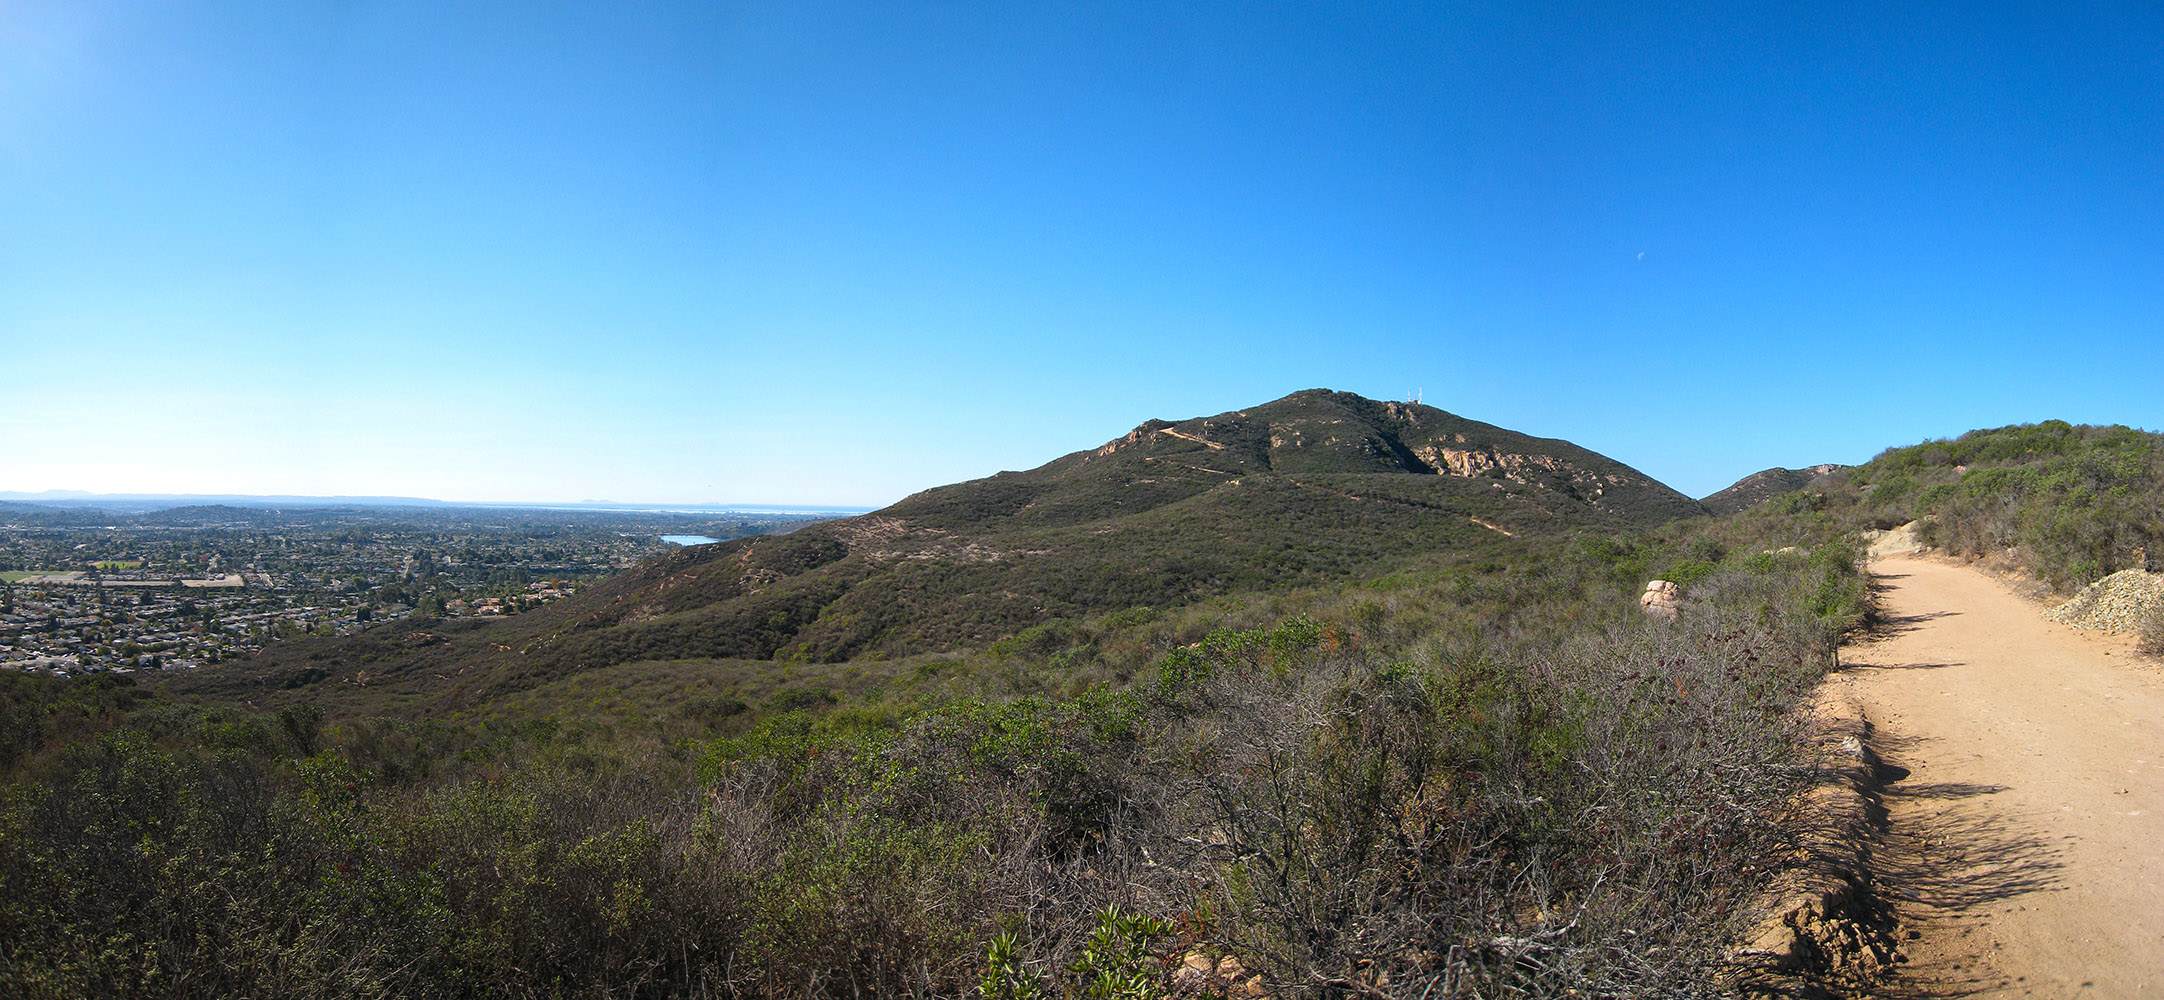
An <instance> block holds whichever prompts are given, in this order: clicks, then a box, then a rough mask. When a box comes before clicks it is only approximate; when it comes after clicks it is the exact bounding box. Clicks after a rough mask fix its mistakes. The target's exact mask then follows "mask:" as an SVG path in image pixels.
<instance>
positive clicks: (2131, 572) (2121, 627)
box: [2044, 568, 2164, 632]
mask: <svg viewBox="0 0 2164 1000" xmlns="http://www.w3.org/2000/svg"><path fill="white" fill-rule="evenodd" d="M2160 611H2164V573H2150V572H2146V571H2144V570H2142V569H2139V568H2136V569H2126V570H2120V571H2119V572H2117V573H2113V574H2112V575H2110V576H2107V577H2105V578H2103V579H2101V580H2098V581H2096V582H2095V583H2092V584H2090V585H2088V586H2087V587H2084V588H2082V591H2081V593H2079V594H2075V595H2074V597H2073V599H2072V600H2070V601H2067V602H2066V603H2065V604H2061V605H2059V606H2058V607H2056V608H2053V609H2051V610H2049V611H2046V612H2044V617H2046V618H2049V619H2051V620H2052V621H2055V622H2058V623H2059V624H2061V625H2071V626H2073V627H2074V628H2083V629H2098V630H2101V631H2105V632H2129V631H2140V630H2141V628H2142V627H2143V626H2144V625H2145V624H2147V623H2148V622H2149V621H2150V620H2151V619H2152V617H2153V616H2155V615H2157V614H2158V613H2159V612H2160Z"/></svg>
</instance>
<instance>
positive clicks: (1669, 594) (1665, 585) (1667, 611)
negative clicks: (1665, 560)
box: [1638, 580, 1683, 619]
mask: <svg viewBox="0 0 2164 1000" xmlns="http://www.w3.org/2000/svg"><path fill="white" fill-rule="evenodd" d="M1682 599H1683V588H1681V587H1678V586H1676V585H1675V584H1674V583H1671V582H1669V581H1667V580H1653V581H1651V582H1649V583H1647V584H1646V589H1645V593H1642V594H1639V595H1638V606H1639V607H1641V608H1644V609H1645V613H1646V614H1649V615H1652V616H1653V617H1655V618H1670V619H1672V618H1674V617H1675V616H1676V608H1677V603H1678V602H1679V601H1681V600H1682Z"/></svg>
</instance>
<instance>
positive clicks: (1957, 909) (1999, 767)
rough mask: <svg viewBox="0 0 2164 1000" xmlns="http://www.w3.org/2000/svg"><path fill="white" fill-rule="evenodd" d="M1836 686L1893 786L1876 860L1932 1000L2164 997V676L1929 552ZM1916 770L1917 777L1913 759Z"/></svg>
mask: <svg viewBox="0 0 2164 1000" xmlns="http://www.w3.org/2000/svg"><path fill="white" fill-rule="evenodd" d="M1872 570H1873V575H1874V578H1875V581H1876V583H1877V584H1878V585H1879V586H1880V587H1881V595H1880V596H1881V600H1882V601H1883V602H1884V605H1885V608H1886V610H1887V612H1888V614H1889V616H1890V617H1891V618H1892V619H1893V620H1894V625H1893V627H1892V628H1891V629H1890V630H1889V632H1888V634H1887V635H1885V636H1883V637H1881V638H1879V639H1877V640H1875V641H1872V642H1869V643H1865V644H1860V645H1852V646H1850V647H1849V648H1848V649H1847V650H1845V651H1844V653H1843V656H1844V658H1845V660H1846V661H1847V663H1848V665H1849V666H1850V667H1851V669H1849V670H1846V671H1844V672H1842V673H1839V674H1836V675H1834V677H1833V679H1832V680H1831V681H1830V682H1829V683H1832V684H1834V685H1837V688H1836V690H1837V691H1838V692H1839V693H1840V694H1841V695H1844V696H1846V697H1849V698H1851V699H1852V700H1854V701H1855V702H1856V703H1857V704H1858V705H1860V706H1861V707H1862V708H1863V710H1864V714H1865V716H1866V717H1867V718H1869V719H1870V720H1871V722H1872V724H1873V725H1874V726H1875V727H1876V731H1877V739H1878V742H1879V744H1880V749H1881V753H1882V754H1883V755H1884V757H1885V759H1886V762H1887V763H1888V764H1889V765H1893V768H1892V769H1890V770H1889V772H1888V774H1889V776H1890V777H1895V778H1896V779H1897V780H1894V781H1892V783H1891V784H1889V785H1888V786H1887V788H1886V794H1885V798H1884V802H1885V806H1886V809H1887V813H1888V823H1887V836H1886V842H1885V843H1883V844H1881V845H1879V846H1878V850H1877V852H1876V853H1877V857H1876V859H1875V866H1876V867H1877V869H1878V877H1879V880H1880V886H1881V892H1882V894H1883V895H1884V896H1886V897H1887V898H1888V899H1889V900H1890V901H1891V902H1892V903H1893V904H1894V905H1895V907H1896V909H1898V910H1899V911H1900V916H1901V919H1902V927H1903V931H1904V932H1905V934H1907V935H1917V936H1916V937H1914V938H1913V939H1909V940H1904V941H1903V942H1902V948H1903V951H1904V953H1905V954H1906V956H1907V958H1908V963H1907V964H1906V965H1905V966H1904V967H1903V968H1904V974H1903V981H1902V982H1901V984H1900V987H1901V989H1899V990H1897V992H1905V993H1908V994H1911V995H1916V996H1942V995H1956V996H1961V995H1987V996H2039V997H2074V996H2089V997H2134V996H2164V669H2160V668H2159V666H2158V665H2157V664H2155V663H2154V662H2152V661H2147V660H2143V659H2141V658H2139V657H2137V656H2136V655H2134V652H2133V649H2132V642H2131V641H2130V640H2128V639H2124V638H2114V637H2109V636H2103V635H2099V634H2097V633H2093V632H2080V631H2076V630H2074V629H2070V628H2067V627H2066V626H2063V625H2058V624H2055V623H2052V622H2049V621H2046V620H2044V618H2043V617H2042V614H2041V612H2042V609H2041V608H2040V607H2039V606H2038V605H2036V604H2035V603H2033V602H2031V601H2028V600H2026V599H2023V598H2021V597H2019V596H2016V595H2015V594H2014V593H2012V592H2011V591H2009V590H2008V589H2007V588H2006V586H2005V585H2003V584H2001V583H2000V582H1998V581H1997V580H1994V579H1992V578H1991V577H1989V576H1986V575H1985V574H1983V573H1981V572H1979V571H1977V570H1975V569H1971V568H1968V567H1965V566H1960V565H1955V564H1953V563H1950V562H1944V561H1939V560H1935V559H1932V558H1929V557H1894V558H1885V559H1880V560H1877V561H1875V562H1874V563H1873V565H1872ZM1903 769H1906V771H1907V774H1906V775H1905V776H1902V770H1903Z"/></svg>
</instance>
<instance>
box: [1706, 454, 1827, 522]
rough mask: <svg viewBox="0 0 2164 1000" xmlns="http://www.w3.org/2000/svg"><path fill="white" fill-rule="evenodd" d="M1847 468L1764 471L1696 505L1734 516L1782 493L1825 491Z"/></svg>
mask: <svg viewBox="0 0 2164 1000" xmlns="http://www.w3.org/2000/svg"><path fill="white" fill-rule="evenodd" d="M1850 468H1851V467H1850V466H1846V465H1811V466H1805V467H1804V468H1801V469H1767V470H1766V471H1764V472H1754V473H1752V474H1750V475H1748V476H1745V477H1743V478H1742V479H1738V480H1736V483H1735V485H1733V486H1730V487H1729V488H1727V489H1725V490H1722V491H1720V492H1719V493H1715V494H1713V495H1712V496H1709V497H1707V498H1705V499H1703V500H1700V501H1698V502H1699V503H1701V504H1704V505H1705V507H1706V509H1707V510H1709V511H1712V512H1713V513H1715V514H1734V513H1737V512H1738V511H1744V510H1749V509H1751V508H1752V507H1756V506H1758V505H1759V504H1762V503H1765V502H1766V501H1768V500H1771V499H1773V498H1774V497H1777V496H1780V495H1781V494H1783V493H1794V492H1796V491H1797V490H1821V489H1825V488H1826V486H1827V485H1829V484H1830V483H1831V482H1832V481H1833V477H1834V476H1835V475H1836V474H1839V473H1842V472H1846V471H1848V470H1849V469H1850Z"/></svg>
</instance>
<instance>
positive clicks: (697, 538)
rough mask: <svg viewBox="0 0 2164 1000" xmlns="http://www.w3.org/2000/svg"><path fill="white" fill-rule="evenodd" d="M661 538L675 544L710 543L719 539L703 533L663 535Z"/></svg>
mask: <svg viewBox="0 0 2164 1000" xmlns="http://www.w3.org/2000/svg"><path fill="white" fill-rule="evenodd" d="M661 540H662V541H664V542H673V543H675V544H677V545H712V544H714V543H715V542H718V541H721V539H719V538H708V537H706V536H705V535H663V536H661Z"/></svg>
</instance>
